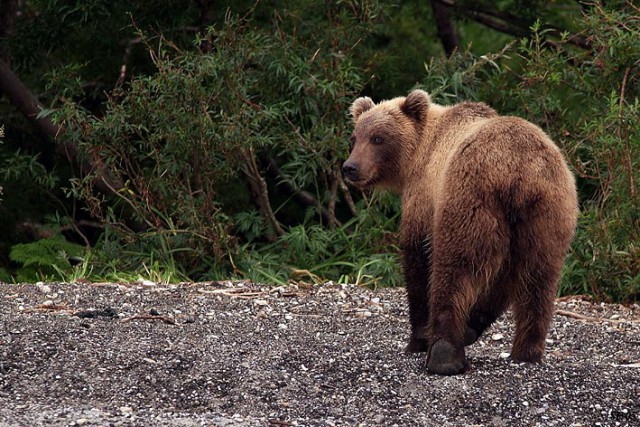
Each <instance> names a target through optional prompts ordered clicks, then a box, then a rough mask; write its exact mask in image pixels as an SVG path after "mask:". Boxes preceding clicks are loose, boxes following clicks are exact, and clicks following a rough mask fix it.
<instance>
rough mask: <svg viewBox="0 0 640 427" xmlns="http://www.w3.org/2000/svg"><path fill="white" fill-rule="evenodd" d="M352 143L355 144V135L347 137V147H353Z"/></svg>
mask: <svg viewBox="0 0 640 427" xmlns="http://www.w3.org/2000/svg"><path fill="white" fill-rule="evenodd" d="M354 145H356V136H355V135H351V138H349V149H353V146H354Z"/></svg>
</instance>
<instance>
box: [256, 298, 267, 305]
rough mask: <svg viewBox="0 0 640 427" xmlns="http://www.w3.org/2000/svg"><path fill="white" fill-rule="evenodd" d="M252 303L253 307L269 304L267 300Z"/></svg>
mask: <svg viewBox="0 0 640 427" xmlns="http://www.w3.org/2000/svg"><path fill="white" fill-rule="evenodd" d="M253 303H254V304H255V305H268V304H269V303H268V302H267V300H264V299H257V300H255V301H253Z"/></svg>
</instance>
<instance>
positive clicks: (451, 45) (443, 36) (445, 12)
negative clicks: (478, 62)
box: [431, 0, 458, 56]
mask: <svg viewBox="0 0 640 427" xmlns="http://www.w3.org/2000/svg"><path fill="white" fill-rule="evenodd" d="M431 9H433V16H434V17H435V20H436V27H437V28H438V37H439V38H440V41H441V42H442V46H443V47H444V51H445V53H446V54H447V56H451V54H452V53H453V52H455V51H456V49H458V37H457V36H456V31H455V28H454V27H453V22H451V13H450V11H449V8H448V7H447V6H445V5H443V4H442V3H440V2H438V1H437V0H431Z"/></svg>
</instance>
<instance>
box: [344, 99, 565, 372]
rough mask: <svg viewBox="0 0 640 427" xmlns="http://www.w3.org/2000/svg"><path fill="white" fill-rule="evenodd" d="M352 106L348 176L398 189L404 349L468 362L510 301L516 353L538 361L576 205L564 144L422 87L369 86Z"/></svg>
mask: <svg viewBox="0 0 640 427" xmlns="http://www.w3.org/2000/svg"><path fill="white" fill-rule="evenodd" d="M350 112H351V115H352V117H353V121H354V123H355V130H354V132H353V135H352V136H351V154H350V156H349V158H348V159H347V161H346V162H345V163H344V165H343V169H342V171H343V174H344V176H345V178H346V179H347V181H348V182H350V184H352V185H353V186H355V187H357V188H361V189H365V188H372V187H378V188H387V189H390V190H392V191H395V192H398V193H400V194H401V196H402V219H401V224H400V240H401V241H400V243H401V248H402V258H403V269H404V275H405V280H406V288H407V296H408V302H409V317H410V323H411V335H410V339H409V344H408V346H407V351H409V352H422V351H424V352H427V351H428V356H427V369H428V370H429V371H431V372H434V373H437V374H443V375H452V374H457V373H460V372H463V371H465V370H466V369H467V368H468V367H469V365H468V362H467V360H466V358H465V352H464V347H465V346H466V345H469V344H472V343H473V342H475V341H476V340H477V339H478V337H479V336H480V335H481V334H482V333H483V332H484V331H485V329H487V327H489V326H490V325H491V324H492V323H493V322H494V321H495V320H496V319H497V318H498V317H499V316H500V315H501V314H502V313H503V312H504V311H505V310H506V309H507V308H509V307H511V308H512V311H513V315H514V318H515V323H516V332H515V339H514V342H513V348H512V351H511V358H512V359H513V360H516V361H523V362H540V361H541V359H542V355H543V352H544V347H545V338H546V335H547V331H548V328H549V324H550V322H551V320H552V315H553V311H554V308H553V301H554V298H555V295H556V291H557V283H558V279H559V276H560V271H561V269H562V265H563V263H564V258H565V255H566V252H567V249H568V248H569V244H570V242H571V239H572V238H573V234H574V231H575V228H576V222H577V215H578V203H577V195H576V187H575V180H574V177H573V175H572V173H571V172H570V170H569V168H568V166H567V163H566V162H565V159H564V156H563V155H562V153H561V151H560V150H559V149H558V147H557V146H556V145H555V144H554V143H553V141H551V139H550V138H549V137H548V136H547V135H546V134H545V133H544V132H543V131H542V130H541V129H540V128H538V127H537V126H535V125H533V124H531V123H529V122H527V121H525V120H523V119H520V118H517V117H507V116H500V115H498V114H497V113H496V112H495V111H494V110H493V109H491V108H490V107H488V106H487V105H485V104H482V103H472V102H463V103H460V104H456V105H453V106H441V105H437V104H435V103H432V102H431V100H430V98H429V95H428V94H427V93H426V92H424V91H421V90H414V91H413V92H411V93H410V94H409V95H408V96H407V97H406V98H405V97H399V98H395V99H392V100H389V101H383V102H380V103H379V104H375V103H374V102H373V101H372V100H371V99H370V98H368V97H362V98H359V99H357V100H356V101H355V102H354V103H353V105H352V106H351V108H350Z"/></svg>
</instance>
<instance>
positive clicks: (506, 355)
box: [500, 352, 511, 359]
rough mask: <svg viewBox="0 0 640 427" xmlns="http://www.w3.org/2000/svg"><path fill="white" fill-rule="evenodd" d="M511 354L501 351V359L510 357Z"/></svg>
mask: <svg viewBox="0 0 640 427" xmlns="http://www.w3.org/2000/svg"><path fill="white" fill-rule="evenodd" d="M509 356H511V353H506V352H502V353H500V359H508V358H509Z"/></svg>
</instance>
